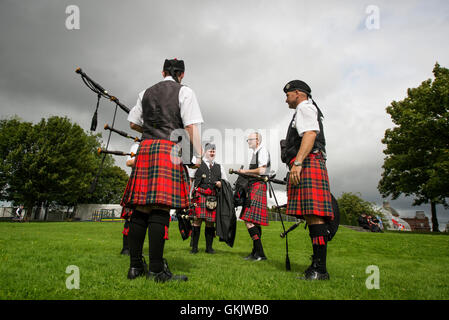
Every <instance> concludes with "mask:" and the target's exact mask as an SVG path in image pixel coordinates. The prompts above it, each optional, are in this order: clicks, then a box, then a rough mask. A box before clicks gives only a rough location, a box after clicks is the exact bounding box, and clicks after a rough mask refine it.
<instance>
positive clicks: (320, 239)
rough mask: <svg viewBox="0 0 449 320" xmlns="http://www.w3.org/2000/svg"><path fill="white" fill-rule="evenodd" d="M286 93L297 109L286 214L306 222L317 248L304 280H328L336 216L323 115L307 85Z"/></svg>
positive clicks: (290, 137)
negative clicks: (330, 222) (329, 244)
mask: <svg viewBox="0 0 449 320" xmlns="http://www.w3.org/2000/svg"><path fill="white" fill-rule="evenodd" d="M284 92H285V94H286V96H287V99H286V103H287V104H288V106H289V108H290V109H295V110H296V111H295V114H294V115H293V119H292V121H291V122H290V125H289V127H288V132H287V138H286V139H285V145H284V148H283V150H282V161H283V162H284V163H286V164H287V165H288V166H289V168H290V174H289V183H288V185H287V198H288V202H287V211H286V214H288V215H293V216H296V217H298V218H303V219H305V220H306V222H307V225H308V227H309V235H310V238H311V242H312V248H313V256H312V264H311V266H310V267H309V268H308V269H307V270H306V271H305V272H304V275H305V277H302V278H301V279H307V280H328V279H329V274H328V272H327V270H326V256H327V234H328V230H327V226H326V224H325V222H326V221H327V220H332V219H333V218H334V215H333V212H332V198H331V194H330V188H329V177H328V174H327V169H326V153H325V152H326V149H325V146H326V141H325V138H324V132H323V124H322V118H323V115H322V113H321V111H320V109H319V108H318V106H317V105H316V104H315V102H314V101H313V100H312V95H311V92H312V90H311V89H310V87H309V86H308V85H307V84H306V83H305V82H303V81H301V80H293V81H290V82H289V83H287V84H286V85H285V87H284Z"/></svg>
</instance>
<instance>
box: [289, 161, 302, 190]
mask: <svg viewBox="0 0 449 320" xmlns="http://www.w3.org/2000/svg"><path fill="white" fill-rule="evenodd" d="M301 169H302V167H301V166H293V167H292V169H291V170H290V176H289V181H290V183H291V184H293V185H298V184H299V181H300V179H301Z"/></svg>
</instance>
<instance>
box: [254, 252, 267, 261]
mask: <svg viewBox="0 0 449 320" xmlns="http://www.w3.org/2000/svg"><path fill="white" fill-rule="evenodd" d="M264 260H267V257H265V256H259V255H258V254H256V255H254V261H264Z"/></svg>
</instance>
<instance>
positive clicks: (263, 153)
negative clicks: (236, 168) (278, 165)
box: [259, 147, 268, 168]
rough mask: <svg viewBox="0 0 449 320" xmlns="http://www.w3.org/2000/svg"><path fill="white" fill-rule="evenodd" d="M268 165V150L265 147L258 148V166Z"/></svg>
mask: <svg viewBox="0 0 449 320" xmlns="http://www.w3.org/2000/svg"><path fill="white" fill-rule="evenodd" d="M266 165H268V151H267V149H265V147H262V148H260V150H259V168H260V167H263V166H266Z"/></svg>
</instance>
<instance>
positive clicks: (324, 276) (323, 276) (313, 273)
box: [299, 269, 329, 280]
mask: <svg viewBox="0 0 449 320" xmlns="http://www.w3.org/2000/svg"><path fill="white" fill-rule="evenodd" d="M299 279H301V280H329V273H327V271H326V272H320V271H318V270H316V269H313V270H310V271H309V272H308V273H307V274H305V275H304V277H300V278H299Z"/></svg>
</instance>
